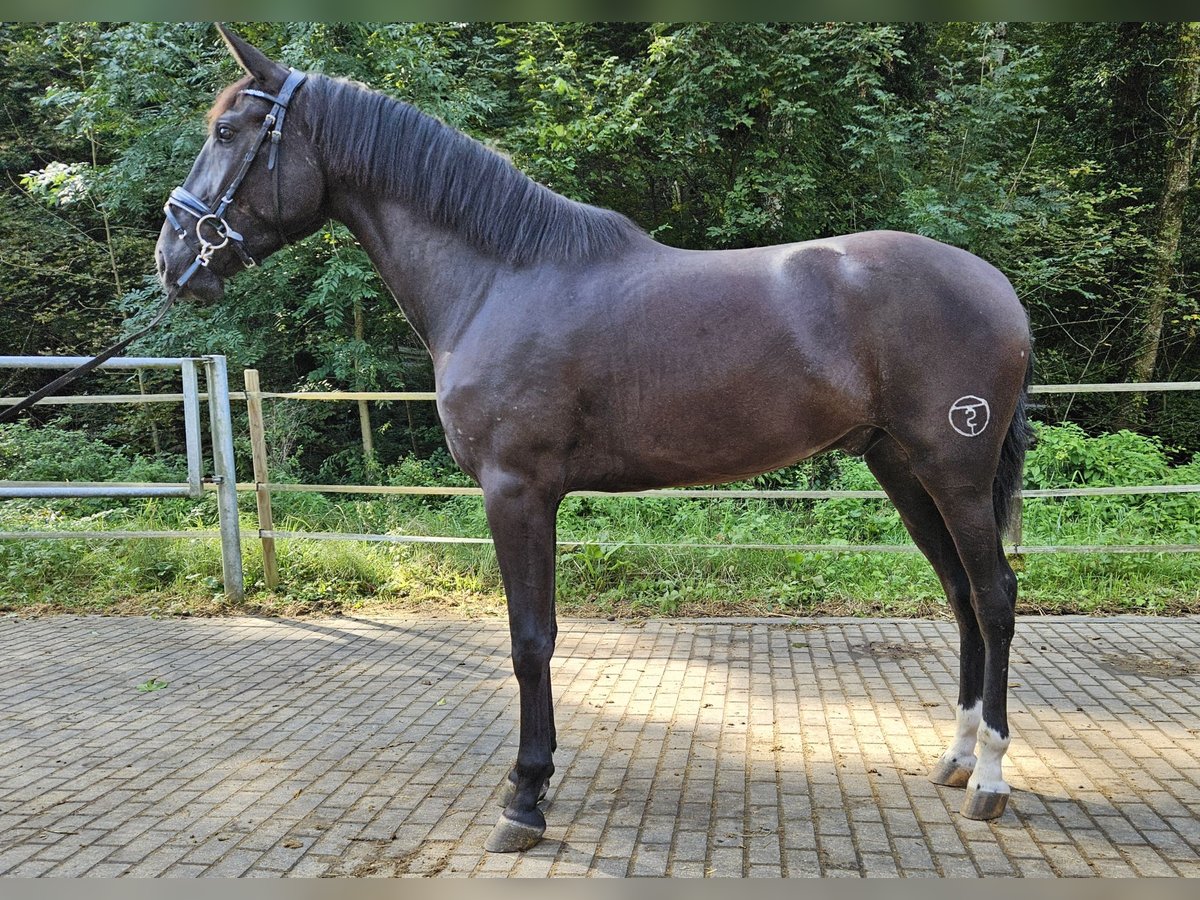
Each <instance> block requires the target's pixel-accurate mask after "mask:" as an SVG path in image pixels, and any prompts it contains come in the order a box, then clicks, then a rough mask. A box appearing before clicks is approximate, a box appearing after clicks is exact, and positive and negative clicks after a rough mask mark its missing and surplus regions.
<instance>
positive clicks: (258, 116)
mask: <svg viewBox="0 0 1200 900" xmlns="http://www.w3.org/2000/svg"><path fill="white" fill-rule="evenodd" d="M217 28H218V30H219V31H220V33H221V36H222V37H223V38H224V40H225V44H226V46H227V47H228V49H229V52H230V53H231V54H232V55H233V58H234V59H235V60H237V62H238V64H239V65H240V66H241V67H242V69H243V70H244V71H245V73H246V74H245V77H243V78H242V79H241V80H239V81H237V82H235V83H234V84H231V85H229V86H228V87H227V88H225V90H223V91H222V92H221V93H220V94H219V95H218V97H217V99H216V102H215V103H214V104H213V107H212V109H211V110H210V111H209V115H208V123H209V128H208V137H207V139H206V140H205V142H204V146H203V147H202V148H201V150H200V154H199V155H198V156H197V157H196V161H195V163H193V165H192V170H191V172H190V173H189V174H188V177H187V179H186V180H185V181H184V183H183V185H182V186H181V187H178V188H176V189H175V190H173V191H172V192H171V196H170V199H169V200H168V201H167V204H166V206H165V207H164V213H165V214H166V219H165V221H164V222H163V227H162V232H161V234H160V235H159V238H158V244H157V246H156V248H155V254H154V255H155V260H156V264H157V268H158V275H159V278H160V279H161V280H162V282H163V284H164V286H165V287H166V288H168V289H169V290H170V289H177V290H180V291H181V292H183V293H185V294H190V295H193V296H196V297H200V298H203V299H209V300H215V299H218V298H220V297H221V295H222V294H223V293H224V281H225V279H226V278H228V277H230V276H231V275H234V274H236V273H237V272H239V271H240V270H241V269H242V268H245V267H248V266H252V265H254V264H256V263H257V262H260V261H262V260H263V259H265V258H266V257H267V256H270V255H271V254H272V253H274V252H275V251H276V250H278V249H279V248H280V247H282V246H283V245H284V244H287V243H290V242H291V241H295V240H298V239H300V238H302V237H305V236H306V235H309V234H311V233H312V232H314V231H315V230H316V229H317V228H319V227H320V226H321V224H322V223H323V222H324V221H325V220H326V219H327V218H328V213H327V210H326V190H325V186H326V185H325V175H324V172H323V171H322V169H321V166H320V165H319V163H318V162H317V160H316V156H315V154H314V153H312V152H311V149H310V140H309V134H308V128H307V125H306V122H305V117H304V115H303V106H304V91H303V84H304V81H305V79H306V76H305V75H304V73H302V72H296V71H294V70H292V69H289V68H288V67H287V66H284V65H281V64H279V63H277V62H275V61H274V60H272V59H269V58H268V57H267V56H266V54H264V53H263V52H262V51H260V50H259V49H258V48H256V47H254V46H253V45H251V44H250V43H248V42H247V41H245V40H243V39H242V38H241V37H240V36H239V35H237V34H235V33H234V32H232V31H230V30H229V29H227V28H224V27H222V26H221V25H218V26H217Z"/></svg>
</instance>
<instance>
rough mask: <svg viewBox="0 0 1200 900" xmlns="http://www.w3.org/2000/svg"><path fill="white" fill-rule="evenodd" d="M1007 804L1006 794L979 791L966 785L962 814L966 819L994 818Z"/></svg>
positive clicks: (997, 816)
mask: <svg viewBox="0 0 1200 900" xmlns="http://www.w3.org/2000/svg"><path fill="white" fill-rule="evenodd" d="M1007 805H1008V794H1007V793H1001V792H1000V791H981V790H979V788H973V787H968V788H967V795H966V796H965V797H963V804H962V814H963V816H964V817H965V818H968V819H979V820H986V819H996V818H999V817H1000V815H1001V814H1002V813H1003V812H1004V808H1005V807H1006V806H1007Z"/></svg>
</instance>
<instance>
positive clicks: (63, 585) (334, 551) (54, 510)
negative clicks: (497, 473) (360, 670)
mask: <svg viewBox="0 0 1200 900" xmlns="http://www.w3.org/2000/svg"><path fill="white" fill-rule="evenodd" d="M55 431H56V429H52V428H43V429H38V430H33V429H28V428H25V427H24V426H9V428H8V429H4V430H0V465H3V466H5V469H4V470H3V471H2V472H0V475H2V477H6V478H11V479H13V480H16V479H18V478H31V477H34V476H36V477H38V478H97V477H103V478H111V479H119V480H126V479H127V480H134V479H133V478H132V477H131V473H132V472H137V473H138V478H139V480H142V479H145V480H149V479H147V478H146V477H145V476H146V474H147V473H151V472H153V473H154V474H156V475H157V476H158V477H160V478H162V477H164V476H166V477H171V476H170V475H169V473H171V472H172V469H171V466H170V463H169V461H168V462H167V463H162V462H157V461H154V460H140V459H125V458H123V457H120V456H119V455H114V454H113V453H112V452H111V451H110V450H108V449H107V447H106V445H100V446H93V444H98V443H99V442H92V444H89V443H87V442H86V440H83V441H81V440H80V439H79V438H78V436H74V435H72V436H70V437H69V438H63V437H61V435H59V436H56V435H55V433H54V432H55ZM46 432H49V434H47V433H46ZM1040 432H1041V433H1040V443H1039V444H1038V446H1037V447H1036V448H1035V449H1034V450H1033V451H1032V452H1031V454H1030V457H1029V465H1028V467H1027V485H1026V486H1027V487H1060V486H1068V485H1095V484H1131V483H1140V484H1151V483H1167V484H1172V483H1175V484H1194V483H1197V482H1200V463H1197V461H1196V460H1192V461H1191V462H1188V463H1186V464H1183V465H1174V466H1172V465H1170V464H1169V462H1168V457H1169V453H1170V451H1169V450H1168V449H1167V448H1164V447H1162V445H1161V444H1160V443H1159V442H1157V441H1155V440H1154V439H1150V438H1144V437H1140V436H1138V435H1134V434H1131V433H1129V432H1118V433H1117V434H1115V435H1101V436H1099V437H1096V438H1089V437H1087V436H1086V435H1084V434H1083V433H1082V432H1081V431H1080V430H1079V429H1077V428H1075V427H1074V426H1061V427H1057V428H1047V427H1043V428H1041V429H1040ZM14 435H15V436H14ZM31 454H39V455H41V458H39V459H38V460H35V461H27V457H29V456H30V455H31ZM62 454H75V455H76V458H74V459H73V460H63V459H61V458H60V459H57V460H56V459H54V458H53V457H55V456H56V455H57V456H59V457H61V455H62ZM47 456H49V457H51V458H47ZM88 460H90V461H91V462H90V463H88V462H87V461H88ZM85 463H86V464H87V465H91V464H93V463H94V464H95V466H96V467H97V468H96V471H94V472H93V471H90V470H86V467H85ZM384 477H385V479H386V480H389V481H390V482H391V483H408V484H414V483H417V484H420V483H423V484H435V483H462V481H463V476H462V475H461V473H455V472H452V471H451V470H449V468H448V467H447V464H446V463H445V462H444V461H440V462H438V463H430V462H428V461H423V460H416V459H410V460H405V461H404V462H403V463H402V464H400V465H398V466H393V467H391V468H390V469H388V470H387V471H385V473H384ZM746 486H758V487H835V488H848V489H870V488H874V487H876V485H875V483H874V479H873V478H872V477H871V475H870V472H869V471H868V470H867V469H866V467H865V466H864V465H863V464H862V462H861V461H860V460H856V459H849V458H845V457H841V458H839V457H826V458H823V459H820V460H816V461H810V462H806V463H803V464H801V465H798V466H794V467H792V468H790V469H785V470H782V471H781V472H778V473H771V475H769V476H761V477H760V478H758V479H755V480H754V482H749V483H747V484H746ZM274 499H275V503H274V506H275V511H276V521H277V527H278V528H279V529H280V530H286V531H343V532H362V533H376V534H444V535H462V536H469V537H486V536H487V526H486V519H485V517H484V514H483V505H482V503H481V502H480V500H479V498H478V497H465V496H452V497H422V496H402V497H396V498H391V497H389V498H386V499H349V500H338V499H332V498H330V497H329V496H323V495H318V494H307V493H286V494H278V495H276V497H275V498H274ZM241 508H242V516H243V522H242V527H243V529H244V530H245V531H247V532H251V533H252V532H253V530H254V529H255V528H256V527H257V523H256V522H255V521H254V515H253V510H254V501H253V496H252V495H250V494H246V495H244V496H243V497H242V502H241ZM558 525H559V535H560V539H561V540H562V541H564V542H578V543H569V544H567V545H566V546H563V547H562V548H561V549H560V552H559V565H558V576H557V590H558V598H559V607H560V610H561V611H562V612H563V613H564V614H567V615H570V614H596V615H699V614H718V615H728V614H783V615H800V614H802V615H814V614H829V613H836V614H858V615H872V614H886V615H944V614H946V610H945V602H944V599H943V598H942V592H941V587H940V586H939V584H938V581H937V579H936V578H935V577H934V574H933V572H932V570H931V569H930V567H929V566H928V564H927V563H926V562H925V561H924V559H923V558H921V557H920V556H919V555H916V554H900V553H889V554H882V553H879V554H867V553H792V552H785V551H761V550H739V549H713V548H712V547H711V545H718V546H719V545H722V544H745V543H756V544H795V543H805V544H820V543H838V544H842V543H881V544H907V543H908V538H907V535H906V534H905V533H904V530H903V527H902V525H901V523H900V519H899V516H898V515H897V513H896V511H895V509H894V508H893V507H892V506H891V504H890V503H888V502H887V501H883V500H832V501H817V502H812V501H791V500H753V499H750V500H697V499H679V500H674V499H664V498H649V499H644V498H621V497H611V498H610V497H600V498H597V497H586V498H585V497H570V498H568V499H567V500H566V501H565V502H564V503H563V505H562V508H561V510H560V513H559V519H558ZM215 527H216V507H215V503H214V501H213V498H212V497H205V498H204V499H203V500H200V501H193V500H186V499H167V500H162V499H158V500H144V501H133V502H117V501H99V500H87V501H73V500H67V501H48V502H42V501H27V500H14V501H7V502H5V503H4V504H3V505H0V530H11V531H16V530H22V529H38V530H42V529H47V530H62V531H68V530H91V531H95V530H109V529H139V530H140V529H196V528H207V529H215ZM1197 542H1200V496H1197V495H1195V494H1175V495H1165V496H1164V495H1150V496H1137V497H1094V498H1067V499H1028V500H1026V502H1025V507H1024V543H1026V544H1029V545H1036V544H1088V545H1103V544H1139V543H1193V544H1194V543H1197ZM663 544H671V545H683V546H674V547H663V546H644V545H663ZM688 544H701V545H706V546H704V547H696V548H690V547H687V546H686V545H688ZM277 548H278V553H279V566H280V574H281V579H282V583H281V585H280V587H279V588H278V590H277V591H275V592H274V593H270V594H268V593H266V592H265V591H263V590H262V588H261V580H262V561H261V555H260V554H261V550H260V547H259V545H258V542H257V541H254V540H252V539H249V538H248V539H247V540H245V542H244V548H243V549H244V553H245V565H246V581H247V584H248V585H252V586H254V585H256V583H257V587H252V589H251V591H250V596H249V598H248V599H247V601H246V603H245V604H244V605H243V606H239V607H238V609H237V611H243V612H261V613H265V614H289V615H296V614H306V613H332V612H345V611H351V610H356V609H366V608H375V609H393V610H397V609H399V610H411V611H421V612H424V613H428V612H430V611H437V610H447V609H448V610H452V611H455V612H458V613H462V612H468V613H471V614H476V613H499V612H501V611H502V609H503V595H502V587H501V583H500V576H499V571H498V568H497V566H496V561H495V556H494V554H493V552H492V550H491V548H490V547H488V546H471V545H437V546H433V545H412V544H382V543H366V542H351V541H345V542H342V541H320V542H318V541H306V540H281V541H278V542H277ZM1018 569H1019V570H1020V571H1019V578H1020V582H1021V600H1020V604H1021V606H1020V609H1021V610H1022V611H1024V612H1029V613H1038V612H1082V613H1092V612H1097V613H1099V612H1118V611H1132V612H1148V613H1164V612H1196V611H1198V610H1200V556H1198V555H1197V554H1178V555H1167V554H1136V555H1127V554H1115V553H1103V552H1099V553H1093V554H1087V555H1075V554H1038V555H1029V556H1026V557H1024V558H1023V559H1022V560H1020V561H1019V565H1018ZM220 578H221V565H220V552H219V546H218V543H217V541H215V540H172V541H167V540H123V541H116V540H114V541H103V540H83V539H79V540H74V539H58V540H45V541H35V540H29V541H0V609H2V610H8V611H29V610H46V611H48V610H64V611H74V612H125V611H140V612H149V613H151V614H161V615H174V614H182V613H191V614H220V613H225V612H230V611H233V610H231V609H230V607H229V605H228V604H227V602H226V601H225V599H224V596H223V593H222V587H221V580H220Z"/></svg>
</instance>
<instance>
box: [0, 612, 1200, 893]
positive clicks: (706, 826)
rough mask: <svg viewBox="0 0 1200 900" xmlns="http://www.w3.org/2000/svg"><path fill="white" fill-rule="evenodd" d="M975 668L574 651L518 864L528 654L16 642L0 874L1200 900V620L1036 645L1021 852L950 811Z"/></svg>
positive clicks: (592, 643)
mask: <svg viewBox="0 0 1200 900" xmlns="http://www.w3.org/2000/svg"><path fill="white" fill-rule="evenodd" d="M956 645H957V639H956V635H955V631H954V627H953V625H952V624H951V623H949V622H940V621H885V620H771V621H769V622H768V621H757V620H756V621H751V620H706V621H686V622H668V621H651V622H646V623H644V624H643V623H621V622H600V621H565V622H563V623H562V627H561V632H560V634H559V644H558V653H557V656H556V659H555V664H554V673H555V674H554V678H555V687H556V697H557V711H558V726H559V743H560V746H559V750H558V754H557V757H556V762H557V765H558V772H557V773H556V775H555V777H554V780H553V784H552V787H551V793H550V797H549V802H548V804H547V806H546V815H547V819H548V820H549V829H548V830H547V832H546V839H545V840H544V841H543V842H542V844H541V845H539V846H538V847H537V848H535V849H534V850H532V851H529V852H527V853H524V854H512V855H490V854H486V853H484V852H483V850H482V846H483V841H484V838H485V837H486V836H487V834H488V832H489V831H490V829H491V826H492V824H493V823H494V822H495V820H496V817H497V815H498V812H499V809H498V807H497V805H496V798H497V797H498V794H499V791H498V789H499V786H500V783H501V780H502V779H503V778H504V776H505V774H506V772H507V769H508V767H509V765H510V763H511V761H512V759H513V758H514V755H515V752H516V730H515V723H516V684H515V680H514V679H513V678H512V676H511V674H510V672H511V670H510V668H509V662H508V657H507V629H506V626H505V625H504V624H503V623H502V622H497V621H490V620H487V621H445V620H442V621H418V620H409V619H398V618H397V619H358V618H349V617H341V618H331V619H321V620H278V619H255V618H234V619H221V620H214V619H210V620H189V619H172V620H153V619H147V618H109V617H57V618H44V619H20V618H15V617H6V618H0V873H2V874H4V875H11V876H38V875H69V876H79V875H90V876H115V875H135V876H159V875H166V876H182V877H193V876H214V875H215V876H241V875H258V876H268V877H271V876H285V875H286V876H320V875H355V876H366V875H381V876H393V875H440V876H443V877H445V876H459V875H476V876H496V875H499V876H505V875H521V876H544V875H594V876H622V875H677V876H700V875H715V876H766V877H775V876H780V875H783V876H813V875H824V876H847V875H848V876H860V875H863V876H880V877H895V876H898V875H899V876H910V877H911V876H979V875H1035V876H1055V875H1057V876H1079V875H1082V876H1089V875H1101V876H1115V875H1124V876H1142V875H1166V876H1178V875H1182V876H1197V875H1200V717H1198V716H1197V712H1196V711H1197V710H1198V709H1200V618H1186V619H1147V618H1132V617H1126V618H1114V619H1085V618H1071V617H1066V618H1046V619H1023V620H1021V621H1020V622H1019V623H1018V636H1017V640H1016V643H1015V644H1014V653H1013V667H1012V671H1011V678H1012V683H1011V697H1012V701H1011V713H1012V714H1011V720H1012V726H1013V735H1014V738H1013V744H1012V749H1011V750H1010V752H1009V756H1008V764H1007V768H1006V772H1007V773H1008V779H1009V781H1010V783H1011V784H1012V786H1013V797H1012V799H1011V801H1010V803H1009V809H1008V811H1007V812H1006V813H1005V814H1004V816H1002V817H1001V818H1000V819H999V820H997V821H995V822H991V823H987V822H972V821H968V820H966V819H963V818H962V817H961V816H959V815H958V806H959V803H960V801H961V797H962V792H961V791H960V790H955V789H953V788H945V787H937V786H934V785H931V784H929V783H928V782H927V781H926V780H925V774H926V772H927V770H928V767H929V765H930V764H931V763H932V762H933V760H934V759H935V758H936V757H937V755H938V754H939V753H940V752H941V750H942V749H943V748H944V746H945V745H946V743H947V741H948V740H949V739H950V738H951V736H952V734H953V710H954V702H955V699H956V696H957V694H956V690H957V689H956V672H957V656H956ZM151 678H158V679H160V680H162V681H165V682H167V686H166V687H165V688H162V689H161V690H157V691H152V692H144V693H143V692H139V691H138V690H137V687H138V685H141V684H145V683H146V682H147V681H149V680H150V679H151Z"/></svg>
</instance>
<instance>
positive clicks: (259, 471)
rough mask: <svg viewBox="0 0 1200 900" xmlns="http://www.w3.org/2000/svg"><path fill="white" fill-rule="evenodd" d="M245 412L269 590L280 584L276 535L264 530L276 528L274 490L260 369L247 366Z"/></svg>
mask: <svg viewBox="0 0 1200 900" xmlns="http://www.w3.org/2000/svg"><path fill="white" fill-rule="evenodd" d="M242 375H243V377H244V378H245V379H246V412H247V415H248V417H249V420H250V456H251V459H252V460H253V462H254V498H255V500H257V501H258V536H259V539H260V540H261V541H262V556H263V583H264V584H266V586H267V590H268V591H273V590H275V588H277V587H278V586H279V565H278V563H277V562H276V559H275V538H273V537H267V536H266V535H264V534H263V532H264V531H274V530H275V520H274V518H273V517H272V516H271V492H270V491H268V490H267V482H268V481H270V480H271V479H270V477H269V476H268V475H267V435H266V429H265V428H264V427H263V413H262V389H261V388H260V387H259V384H258V369H246V370H245V371H244V372H243V373H242Z"/></svg>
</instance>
